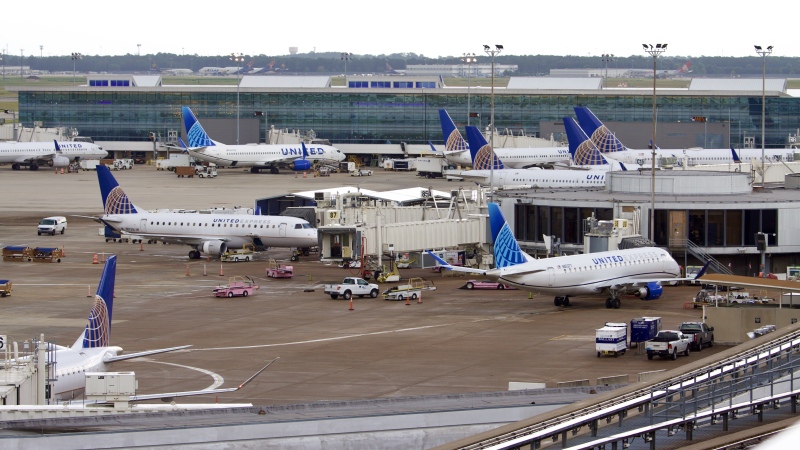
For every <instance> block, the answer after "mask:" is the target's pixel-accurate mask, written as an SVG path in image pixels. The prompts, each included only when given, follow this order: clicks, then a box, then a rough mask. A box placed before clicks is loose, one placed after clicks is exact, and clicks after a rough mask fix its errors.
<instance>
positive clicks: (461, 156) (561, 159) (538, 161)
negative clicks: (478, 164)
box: [439, 109, 569, 169]
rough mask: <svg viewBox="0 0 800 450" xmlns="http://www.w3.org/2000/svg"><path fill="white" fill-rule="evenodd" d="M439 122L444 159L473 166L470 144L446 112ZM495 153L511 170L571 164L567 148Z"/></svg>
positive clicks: (508, 150) (498, 151)
mask: <svg viewBox="0 0 800 450" xmlns="http://www.w3.org/2000/svg"><path fill="white" fill-rule="evenodd" d="M439 121H440V122H441V124H442V136H443V138H444V148H445V152H444V157H445V158H446V159H447V160H448V161H450V162H451V163H453V164H460V165H463V166H470V165H472V157H471V155H470V151H469V144H468V143H467V141H464V138H462V137H461V133H459V132H458V128H456V124H455V123H454V122H453V119H451V118H450V115H449V114H447V111H446V110H444V109H440V110H439ZM494 152H495V154H496V155H497V157H498V158H500V161H501V162H502V163H503V164H504V165H505V166H506V167H508V168H510V169H525V168H528V167H537V166H549V165H553V164H558V163H561V164H568V163H569V148H567V147H532V148H496V149H494Z"/></svg>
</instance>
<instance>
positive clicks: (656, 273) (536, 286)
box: [486, 247, 681, 296]
mask: <svg viewBox="0 0 800 450" xmlns="http://www.w3.org/2000/svg"><path fill="white" fill-rule="evenodd" d="M680 275H681V271H680V266H679V265H678V263H677V262H676V261H675V260H674V259H673V258H672V257H671V256H670V255H669V253H668V252H667V251H666V250H664V249H660V248H656V247H644V248H635V249H628V250H616V251H610V252H599V253H589V254H584V255H571V256H559V257H555V258H545V259H537V260H533V261H529V262H526V263H523V264H518V265H514V266H508V267H503V268H501V269H493V270H490V271H488V272H487V273H486V276H487V277H489V278H493V279H495V280H498V281H500V282H502V283H506V284H510V285H513V286H516V287H518V288H521V289H525V290H528V291H533V292H539V293H542V294H552V295H557V296H577V295H596V294H599V293H600V292H602V291H603V289H604V287H607V286H609V285H614V284H615V283H616V282H617V280H619V283H620V286H622V285H623V284H626V283H630V281H631V280H641V282H642V283H643V284H644V283H647V282H648V281H651V280H654V279H659V278H674V277H679V276H680Z"/></svg>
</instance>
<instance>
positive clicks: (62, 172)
mask: <svg viewBox="0 0 800 450" xmlns="http://www.w3.org/2000/svg"><path fill="white" fill-rule="evenodd" d="M61 175H64V168H63V167H62V168H61Z"/></svg>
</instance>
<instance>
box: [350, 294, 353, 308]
mask: <svg viewBox="0 0 800 450" xmlns="http://www.w3.org/2000/svg"><path fill="white" fill-rule="evenodd" d="M350 311H354V309H353V297H350Z"/></svg>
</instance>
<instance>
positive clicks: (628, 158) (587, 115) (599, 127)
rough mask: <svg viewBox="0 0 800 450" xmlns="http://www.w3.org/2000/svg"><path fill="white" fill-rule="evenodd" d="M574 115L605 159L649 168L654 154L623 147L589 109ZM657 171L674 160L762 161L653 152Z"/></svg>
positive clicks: (757, 154)
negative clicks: (660, 164)
mask: <svg viewBox="0 0 800 450" xmlns="http://www.w3.org/2000/svg"><path fill="white" fill-rule="evenodd" d="M575 115H576V116H577V117H578V123H579V124H580V126H581V128H583V130H584V131H585V132H586V134H587V135H589V136H590V137H591V138H592V141H593V142H594V143H595V145H597V147H598V148H599V149H600V151H601V152H602V153H603V155H605V156H606V157H607V158H611V159H615V160H617V161H622V162H623V163H627V164H638V165H640V166H643V167H645V168H647V167H651V165H652V160H653V157H652V154H653V151H652V150H650V149H643V150H633V149H629V148H628V147H625V145H624V144H623V143H622V142H620V140H619V139H617V137H616V136H615V135H614V134H613V133H612V132H611V131H610V130H609V129H608V127H606V126H605V125H603V122H601V121H600V119H598V118H597V116H595V115H594V113H592V111H591V110H590V109H589V108H586V107H580V106H578V107H575ZM655 153H656V167H658V166H659V161H662V160H663V159H664V158H668V159H670V158H674V159H675V162H674V164H675V165H677V166H682V165H683V164H684V161H685V162H686V164H687V165H700V164H731V163H740V162H743V161H750V160H752V159H756V160H759V161H760V160H761V149H755V148H743V149H739V151H738V152H737V151H735V150H734V149H733V148H730V149H728V148H687V149H663V148H656V152H655ZM764 157H765V159H766V160H767V161H768V162H776V161H792V160H793V159H794V154H793V153H790V152H788V151H787V149H765V150H764Z"/></svg>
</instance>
